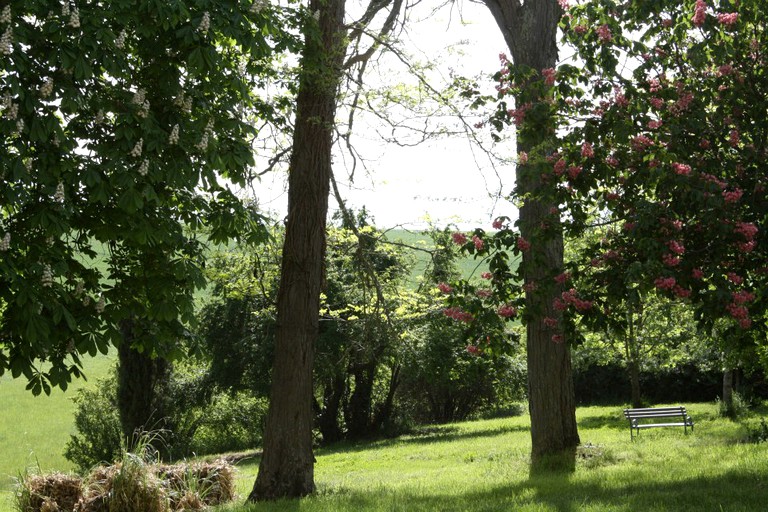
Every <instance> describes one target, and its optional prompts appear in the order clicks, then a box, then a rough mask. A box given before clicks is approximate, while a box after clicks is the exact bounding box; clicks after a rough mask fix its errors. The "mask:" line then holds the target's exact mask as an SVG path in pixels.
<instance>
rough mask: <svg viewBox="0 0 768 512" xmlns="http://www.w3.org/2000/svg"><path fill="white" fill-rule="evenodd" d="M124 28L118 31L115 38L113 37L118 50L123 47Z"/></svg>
mask: <svg viewBox="0 0 768 512" xmlns="http://www.w3.org/2000/svg"><path fill="white" fill-rule="evenodd" d="M126 35H127V34H126V33H125V29H123V30H121V31H120V34H118V36H117V39H115V46H117V47H118V48H119V49H120V50H122V49H123V47H125V37H126Z"/></svg>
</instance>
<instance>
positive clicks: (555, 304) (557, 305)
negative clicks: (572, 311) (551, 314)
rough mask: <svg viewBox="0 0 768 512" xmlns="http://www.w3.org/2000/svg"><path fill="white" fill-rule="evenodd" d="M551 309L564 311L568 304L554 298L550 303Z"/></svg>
mask: <svg viewBox="0 0 768 512" xmlns="http://www.w3.org/2000/svg"><path fill="white" fill-rule="evenodd" d="M552 307H553V308H555V309H556V310H558V311H565V310H566V309H568V303H567V302H565V301H563V300H562V299H560V298H558V297H555V300H553V301H552Z"/></svg>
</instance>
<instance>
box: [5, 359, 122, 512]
mask: <svg viewBox="0 0 768 512" xmlns="http://www.w3.org/2000/svg"><path fill="white" fill-rule="evenodd" d="M113 363H114V357H113V356H110V355H107V356H98V357H95V358H93V359H85V360H84V366H85V373H86V376H87V377H88V382H84V381H82V380H77V381H75V382H74V383H73V384H71V385H70V387H69V388H68V389H67V391H66V392H62V391H61V390H60V389H54V390H52V392H51V395H50V396H45V395H42V396H37V397H35V396H32V393H31V392H29V391H27V390H25V389H24V388H25V386H26V379H24V378H23V377H22V378H19V379H12V378H11V376H10V375H8V374H6V375H4V376H3V377H2V378H0V411H2V412H1V413H0V511H3V512H5V510H9V509H7V508H3V507H4V505H5V503H4V502H6V501H7V500H8V499H9V497H10V491H11V489H12V487H13V483H14V478H15V477H16V476H18V475H19V473H20V472H22V471H24V470H25V469H26V468H29V467H33V468H37V467H38V465H39V467H40V469H41V470H42V471H52V470H62V471H68V470H70V469H72V464H71V463H70V462H69V461H68V460H66V459H65V458H64V455H63V454H64V445H65V443H66V442H67V441H68V440H69V436H70V434H74V433H75V430H74V412H75V404H74V403H73V402H72V400H71V399H70V398H71V397H73V396H75V392H76V390H77V389H80V388H82V387H83V386H90V385H92V384H93V383H94V382H95V381H96V380H97V379H99V378H101V377H104V376H106V375H107V373H108V372H109V370H110V368H111V366H112V364H113Z"/></svg>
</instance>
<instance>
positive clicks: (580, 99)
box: [551, 0, 768, 332]
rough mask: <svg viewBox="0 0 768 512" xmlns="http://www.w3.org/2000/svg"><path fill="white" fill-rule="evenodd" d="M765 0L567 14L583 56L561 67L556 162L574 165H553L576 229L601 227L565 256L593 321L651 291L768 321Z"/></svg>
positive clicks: (704, 315) (744, 325)
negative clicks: (585, 286)
mask: <svg viewBox="0 0 768 512" xmlns="http://www.w3.org/2000/svg"><path fill="white" fill-rule="evenodd" d="M766 8H767V6H766V5H765V4H764V3H763V2H759V1H742V2H738V3H734V2H718V3H709V4H708V3H706V2H704V1H702V0H698V1H696V2H673V1H659V2H652V3H643V4H635V3H629V2H624V3H616V2H591V3H590V4H589V5H588V6H578V7H573V8H571V9H570V10H569V12H568V15H567V16H566V17H564V18H563V23H562V27H563V31H564V39H565V42H566V43H567V44H569V45H571V46H572V47H573V48H574V50H575V52H576V53H575V57H576V58H577V59H578V60H580V61H581V64H580V65H573V64H570V63H568V64H563V65H561V66H560V67H559V68H558V72H557V73H558V82H557V83H556V84H555V86H554V87H555V88H556V94H555V97H556V104H557V108H558V111H559V113H560V115H561V123H560V124H561V127H562V129H563V131H564V135H563V137H562V141H561V147H560V150H559V157H558V162H561V161H562V162H564V163H563V164H561V167H566V168H568V169H571V168H579V169H580V172H579V173H578V174H577V175H575V176H574V175H569V174H567V173H566V174H563V173H558V172H557V169H556V167H557V163H556V164H554V165H553V167H552V170H551V172H552V179H553V180H554V181H556V182H557V188H558V194H559V197H560V198H561V203H562V204H564V205H566V208H565V209H566V211H567V213H568V223H569V228H570V229H571V230H572V232H573V233H574V234H579V233H582V232H583V231H584V230H585V229H589V228H590V226H591V225H595V224H600V225H602V226H604V228H605V234H604V236H602V237H600V238H598V239H597V240H596V241H595V243H593V244H591V245H589V246H588V247H587V248H586V250H585V251H584V252H583V253H582V258H581V260H580V261H576V262H574V268H573V273H574V274H578V275H579V277H580V278H584V279H585V282H587V283H589V286H590V289H591V291H592V292H593V293H594V294H595V300H596V301H597V304H596V305H597V307H595V308H593V309H592V310H591V312H590V313H591V315H588V318H587V321H588V322H591V323H592V324H593V325H595V326H600V325H604V324H605V323H607V322H612V321H614V322H616V321H621V320H620V319H617V318H616V317H615V316H614V315H611V307H612V305H613V304H614V303H615V302H616V301H618V300H623V299H625V298H626V297H627V296H628V293H634V291H635V290H636V291H638V292H639V293H644V292H648V291H651V290H654V291H656V292H658V293H660V294H662V295H665V296H667V297H671V298H677V299H681V300H686V301H691V302H692V303H693V304H694V305H695V306H696V310H697V317H698V318H699V320H700V321H701V322H702V323H703V324H705V325H710V326H711V325H712V322H713V321H714V320H715V319H717V318H721V317H723V318H727V319H730V321H731V324H732V325H733V326H734V327H737V328H739V329H744V330H748V329H751V328H755V327H758V328H759V330H762V331H763V332H764V331H765V327H766V325H765V300H766V298H765V297H764V296H763V295H762V293H761V290H763V289H764V288H765V282H766V275H767V273H768V267H767V266H766V252H765V233H764V231H762V230H761V228H760V226H764V225H765V221H766V214H767V213H768V207H767V205H768V202H766V194H765V190H766V185H768V173H766V172H765V166H764V161H765V158H766V156H768V146H766V139H765V136H764V132H765V129H766V124H765V112H766V108H767V107H768V104H767V103H766V96H765V91H766V90H768V77H767V76H766V74H765V71H764V69H765V65H766V51H768V44H767V43H766V37H768V34H767V33H766V26H765V19H766V17H765V16H766V14H767V12H766ZM647 20H660V22H659V23H655V22H654V23H648V22H647ZM595 26H597V27H605V28H602V29H593V28H591V27H595ZM607 34H610V37H608V36H607ZM756 323H757V324H759V325H755V324H756Z"/></svg>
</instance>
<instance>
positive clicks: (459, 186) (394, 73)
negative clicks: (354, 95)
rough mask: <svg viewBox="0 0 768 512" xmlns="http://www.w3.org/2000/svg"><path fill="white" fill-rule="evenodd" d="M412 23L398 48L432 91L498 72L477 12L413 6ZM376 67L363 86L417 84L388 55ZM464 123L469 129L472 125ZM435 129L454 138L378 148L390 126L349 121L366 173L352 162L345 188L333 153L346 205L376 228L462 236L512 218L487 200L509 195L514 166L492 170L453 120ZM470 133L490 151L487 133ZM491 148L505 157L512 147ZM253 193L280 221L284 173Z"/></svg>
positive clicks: (496, 48) (492, 33) (493, 46)
mask: <svg viewBox="0 0 768 512" xmlns="http://www.w3.org/2000/svg"><path fill="white" fill-rule="evenodd" d="M412 17H413V19H414V20H415V21H416V22H415V23H413V24H412V25H410V26H409V27H408V29H407V32H405V33H403V34H402V35H401V37H402V38H403V41H404V42H403V44H402V45H401V46H402V47H403V48H405V50H406V51H407V52H408V54H409V55H411V56H413V59H414V60H415V61H418V62H420V63H430V64H435V68H436V69H432V70H429V71H426V72H425V73H426V74H427V76H429V77H430V81H432V82H434V86H435V87H439V83H440V80H448V79H449V78H450V75H449V73H455V74H456V75H461V76H467V77H472V76H476V75H483V76H485V77H489V76H490V75H491V74H493V73H494V72H495V71H496V70H497V68H498V66H499V59H498V54H499V53H500V52H503V51H505V44H504V41H503V38H502V37H501V35H500V34H499V33H498V30H496V29H495V26H494V24H493V20H492V18H491V16H490V14H489V13H488V11H487V9H485V8H484V7H483V6H478V5H475V4H471V3H469V2H467V3H465V4H464V5H462V10H461V12H459V11H458V10H457V9H455V8H454V9H453V10H450V9H448V8H444V9H443V10H442V11H440V12H438V13H432V12H431V11H430V10H429V9H427V8H425V7H422V6H418V7H417V8H416V10H415V11H414V12H413V13H412ZM380 66H381V67H382V68H383V71H378V72H377V71H375V70H372V72H371V73H370V74H369V76H368V77H366V80H367V81H368V86H369V87H374V88H377V89H379V90H381V89H384V88H385V87H396V86H397V85H398V84H400V83H408V84H409V85H415V84H416V79H415V78H413V76H409V75H408V73H407V70H406V68H405V66H404V65H403V64H402V63H401V62H400V61H399V60H397V59H396V58H395V57H394V56H392V55H386V54H385V56H384V57H383V58H382V59H381V63H380ZM437 68H440V70H438V69H437ZM386 70H391V72H387V71H386ZM446 70H449V71H446ZM488 87H489V89H487V90H485V91H484V92H490V91H491V90H492V89H491V88H492V87H493V84H491V83H490V82H489V85H488ZM457 101H458V99H457ZM472 114H474V113H472ZM346 115H347V114H346V112H345V113H343V114H340V115H339V116H338V117H339V119H341V120H343V121H346ZM468 121H470V122H471V123H474V122H477V121H479V118H476V117H475V118H471V119H469V120H468ZM437 122H438V123H439V122H445V123H450V126H451V127H453V128H456V130H455V131H458V132H459V133H455V134H452V135H448V136H443V137H439V138H436V139H434V140H430V141H427V142H425V143H421V144H418V145H412V146H402V147H401V146H398V145H397V144H394V143H387V142H385V141H384V140H382V138H381V137H380V136H379V135H378V132H380V133H382V134H383V135H385V136H389V135H391V129H390V127H388V126H385V125H384V124H383V123H382V122H381V121H380V120H379V119H378V118H376V116H373V115H371V114H365V113H361V114H360V115H359V116H358V119H357V120H356V121H355V123H356V124H355V128H354V135H353V138H352V142H353V144H354V145H355V146H356V148H357V150H358V151H359V152H360V153H361V155H362V157H363V158H365V159H366V162H365V166H366V168H362V167H361V165H360V163H358V167H357V170H356V171H355V174H354V181H353V182H351V183H350V180H349V179H348V170H349V168H350V167H351V164H350V163H349V162H350V160H349V158H348V157H344V156H341V155H339V154H338V153H337V156H336V158H335V161H334V172H335V173H336V179H337V180H338V181H339V186H340V188H341V189H342V195H343V196H344V198H345V199H346V200H347V201H348V203H349V205H350V206H352V207H355V208H361V207H362V206H365V207H366V208H367V209H368V211H369V212H370V213H371V215H372V217H373V218H374V219H375V221H376V224H377V225H378V226H381V227H383V228H388V227H393V226H396V225H405V226H407V227H411V228H422V227H427V226H428V220H427V219H431V221H432V222H433V223H435V224H436V225H445V224H447V223H456V224H457V225H459V226H460V227H462V228H465V229H469V228H473V227H477V226H486V225H487V226H490V223H491V221H492V219H493V218H494V217H496V216H498V215H509V216H513V215H514V214H515V212H514V208H513V207H512V205H511V204H509V203H508V202H506V201H504V200H498V199H496V198H495V197H493V196H495V195H497V194H498V193H499V192H505V191H506V192H508V191H509V190H511V187H512V182H513V173H514V168H513V166H512V165H511V164H504V165H498V164H497V165H496V168H495V169H494V168H493V166H492V165H491V164H490V162H489V160H488V157H487V156H486V155H484V154H483V152H482V150H480V149H479V148H477V147H474V148H473V147H472V145H471V143H470V141H469V137H468V136H467V134H466V133H463V132H462V131H461V130H462V129H461V128H458V125H457V124H456V122H455V121H449V120H448V119H447V116H446V117H444V118H442V119H440V120H437ZM416 124H418V121H417V122H416ZM475 131H476V133H477V134H478V135H479V136H481V137H482V138H483V141H484V143H486V144H488V147H490V144H489V133H490V130H489V129H488V128H479V129H476V130H475ZM400 133H401V134H402V133H405V132H400ZM414 140H415V137H414V136H413V135H412V134H411V135H409V136H407V138H406V139H404V141H405V142H406V143H408V144H413V142H414ZM494 149H495V150H496V151H499V152H501V153H504V154H506V155H510V154H512V152H513V146H512V140H508V141H506V142H504V143H502V144H501V145H500V146H498V147H496V148H494ZM255 188H256V193H257V197H258V198H259V202H260V204H261V205H262V207H263V208H265V209H268V210H270V211H272V212H274V213H275V216H276V217H277V218H281V217H282V216H283V215H284V212H285V208H286V201H287V192H286V187H285V176H284V174H283V173H280V172H275V173H269V174H267V175H265V176H264V177H263V178H262V182H261V183H260V184H257V185H256V186H255ZM330 208H331V211H334V210H336V209H337V208H338V207H337V204H336V201H335V199H334V198H332V199H331V203H330Z"/></svg>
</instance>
